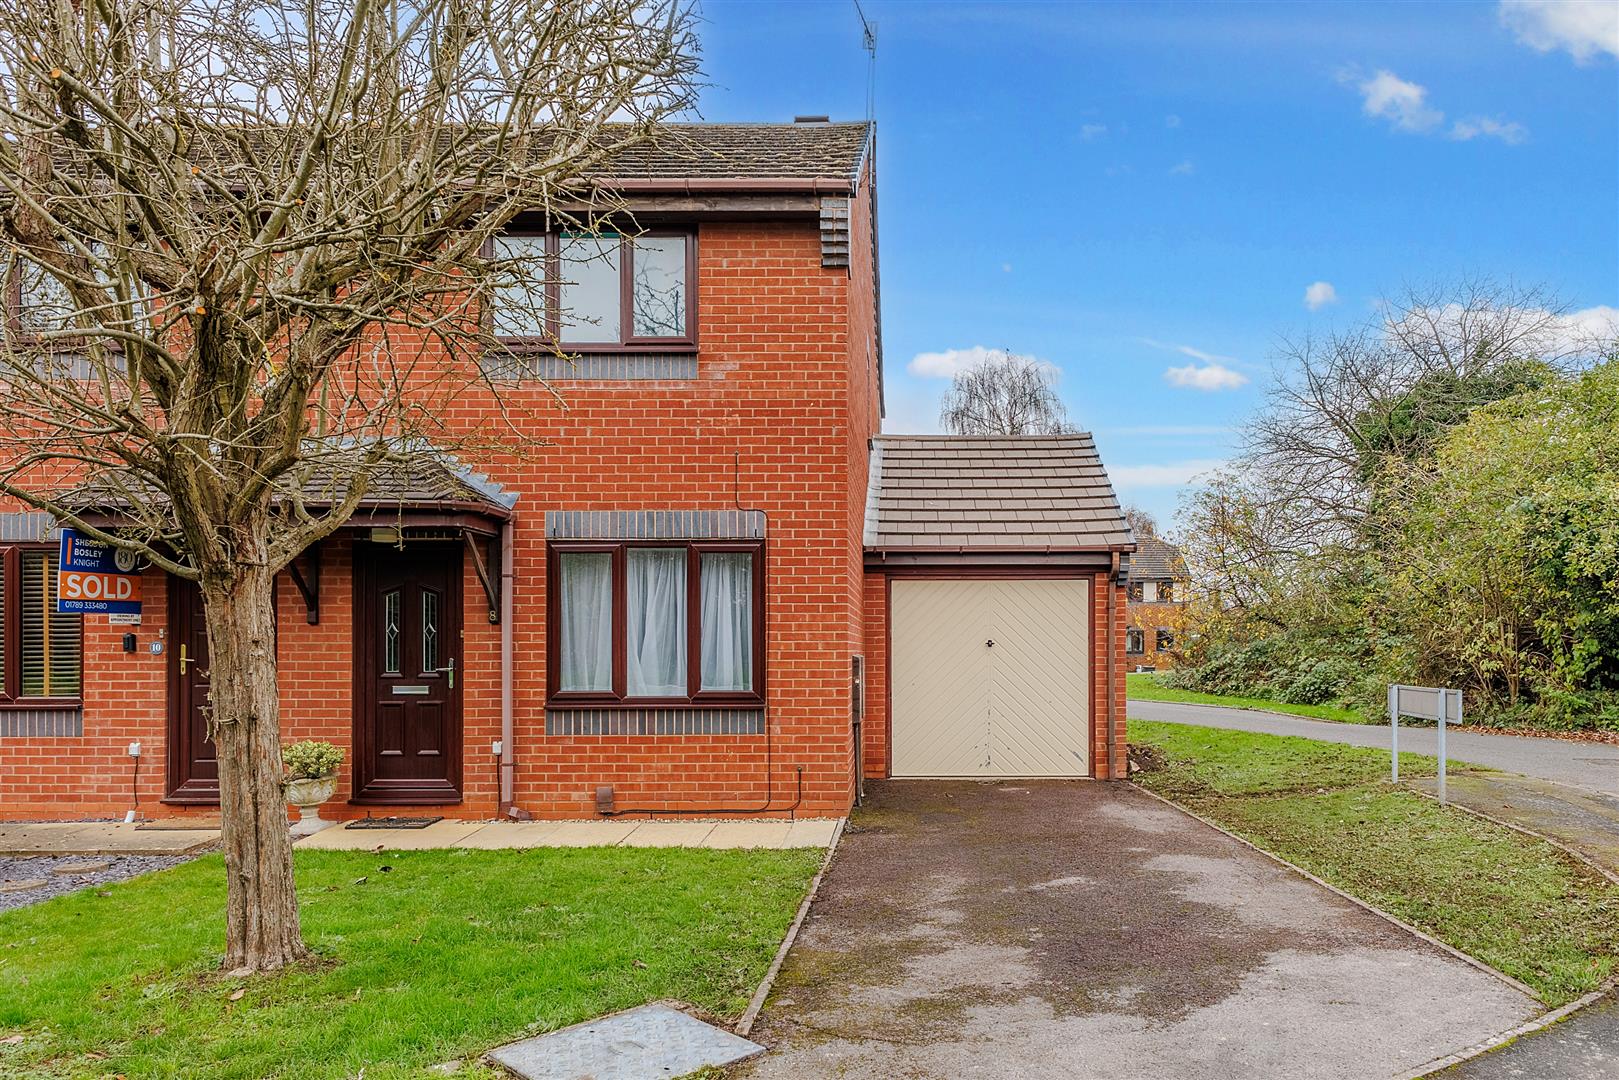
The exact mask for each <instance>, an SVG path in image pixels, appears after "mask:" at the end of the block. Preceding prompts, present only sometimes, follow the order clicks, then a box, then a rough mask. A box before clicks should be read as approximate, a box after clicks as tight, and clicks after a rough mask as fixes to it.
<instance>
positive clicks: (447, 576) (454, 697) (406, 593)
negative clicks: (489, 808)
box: [353, 540, 462, 804]
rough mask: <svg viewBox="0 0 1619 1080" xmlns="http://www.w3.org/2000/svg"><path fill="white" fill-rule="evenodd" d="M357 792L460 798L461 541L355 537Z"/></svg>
mask: <svg viewBox="0 0 1619 1080" xmlns="http://www.w3.org/2000/svg"><path fill="white" fill-rule="evenodd" d="M355 569H356V581H355V596H354V599H355V619H354V693H355V722H354V800H353V801H355V802H357V803H391V804H410V803H450V802H459V801H460V800H461V684H462V678H461V671H460V660H461V548H460V547H459V546H457V545H448V544H428V543H416V544H411V543H408V542H407V544H406V545H405V547H404V548H403V549H401V548H399V547H397V546H395V545H391V544H378V543H372V542H370V541H363V540H362V541H359V542H357V543H356V545H355Z"/></svg>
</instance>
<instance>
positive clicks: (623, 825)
mask: <svg viewBox="0 0 1619 1080" xmlns="http://www.w3.org/2000/svg"><path fill="white" fill-rule="evenodd" d="M641 824H642V823H641V822H638V821H563V822H559V825H560V828H558V829H557V831H556V832H554V833H552V834H551V837H550V839H548V840H547V841H546V846H548V847H612V846H614V845H615V844H618V843H620V842H622V841H623V839H624V838H625V837H626V836H628V835H630V833H632V832H634V831H635V830H636V828H638V827H639V826H640V825H641Z"/></svg>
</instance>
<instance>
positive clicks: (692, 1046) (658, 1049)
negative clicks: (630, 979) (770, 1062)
mask: <svg viewBox="0 0 1619 1080" xmlns="http://www.w3.org/2000/svg"><path fill="white" fill-rule="evenodd" d="M764 1049H765V1048H764V1047H762V1046H760V1045H759V1044H758V1043H756V1042H749V1041H748V1040H747V1039H744V1038H741V1037H740V1036H737V1035H733V1034H731V1033H730V1032H729V1031H725V1030H722V1029H720V1028H717V1027H714V1026H713V1025H712V1024H705V1023H703V1022H702V1021H701V1020H698V1019H696V1018H694V1017H690V1016H687V1015H686V1014H685V1013H683V1012H680V1011H679V1010H678V1009H671V1008H669V1007H668V1006H667V1005H642V1006H640V1007H639V1008H635V1009H629V1010H627V1011H625V1012H621V1013H613V1014H612V1015H610V1016H603V1017H600V1018H598V1019H596V1020H587V1021H586V1022H585V1023H583V1024H575V1025H574V1026H573V1027H566V1028H563V1029H562V1030H560V1031H553V1032H551V1033H550V1034H549V1035H537V1036H535V1037H534V1038H532V1039H524V1040H523V1041H521V1042H514V1043H510V1044H508V1045H506V1046H502V1047H499V1048H498V1049H495V1050H491V1051H490V1052H489V1057H490V1059H491V1060H492V1061H495V1062H496V1063H498V1064H500V1065H504V1066H505V1067H506V1068H508V1069H510V1070H511V1071H512V1072H514V1073H516V1074H517V1075H518V1076H521V1077H523V1078H524V1080H653V1078H656V1077H671V1078H673V1077H676V1076H685V1075H686V1074H687V1073H690V1072H696V1071H697V1070H698V1069H701V1068H702V1067H703V1066H705V1065H729V1064H731V1063H732V1062H736V1061H741V1060H743V1059H744V1058H750V1057H752V1056H754V1055H755V1054H762V1053H764Z"/></svg>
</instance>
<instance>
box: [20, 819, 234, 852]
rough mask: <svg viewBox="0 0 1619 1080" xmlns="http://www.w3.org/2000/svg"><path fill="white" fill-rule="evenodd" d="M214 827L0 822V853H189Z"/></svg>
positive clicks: (208, 840)
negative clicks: (185, 827) (150, 827)
mask: <svg viewBox="0 0 1619 1080" xmlns="http://www.w3.org/2000/svg"><path fill="white" fill-rule="evenodd" d="M217 843H219V832H218V830H215V829H169V828H165V829H145V828H142V827H141V826H139V825H135V824H126V823H124V822H122V821H0V855H84V856H89V855H192V854H195V853H197V852H199V851H206V850H207V849H208V848H211V847H213V846H214V845H215V844H217Z"/></svg>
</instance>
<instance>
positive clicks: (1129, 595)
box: [1124, 581, 1147, 604]
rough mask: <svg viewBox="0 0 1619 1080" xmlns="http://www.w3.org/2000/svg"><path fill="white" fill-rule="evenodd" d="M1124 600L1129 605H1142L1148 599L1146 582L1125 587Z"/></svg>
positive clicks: (1132, 583) (1133, 583)
mask: <svg viewBox="0 0 1619 1080" xmlns="http://www.w3.org/2000/svg"><path fill="white" fill-rule="evenodd" d="M1124 598H1125V601H1126V602H1127V603H1131V604H1142V603H1145V602H1146V599H1147V584H1146V582H1144V581H1132V582H1130V583H1129V584H1127V585H1126V586H1125V593H1124Z"/></svg>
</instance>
